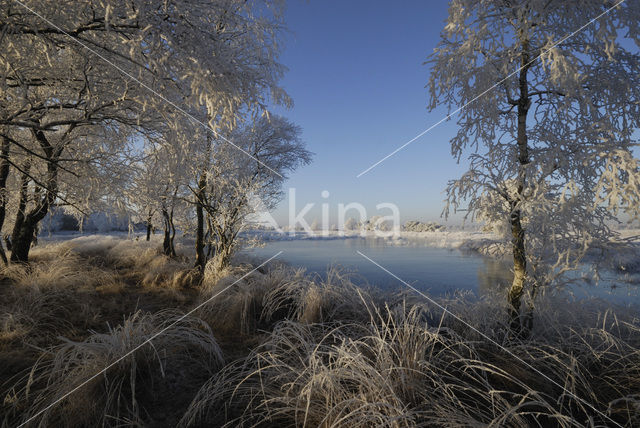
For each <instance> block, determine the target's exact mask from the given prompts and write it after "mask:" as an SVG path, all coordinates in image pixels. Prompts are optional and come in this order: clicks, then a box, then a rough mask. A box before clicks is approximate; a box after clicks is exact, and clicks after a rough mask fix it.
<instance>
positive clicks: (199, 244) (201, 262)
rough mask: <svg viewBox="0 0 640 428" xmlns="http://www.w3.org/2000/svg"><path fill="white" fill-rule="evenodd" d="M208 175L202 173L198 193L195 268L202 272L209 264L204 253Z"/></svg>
mask: <svg viewBox="0 0 640 428" xmlns="http://www.w3.org/2000/svg"><path fill="white" fill-rule="evenodd" d="M206 185H207V176H206V173H202V175H201V176H200V179H199V180H198V193H197V194H196V219H197V222H198V223H197V226H196V262H195V266H194V267H195V268H197V269H199V270H200V272H204V267H205V265H206V264H207V260H206V256H205V253H204V245H205V244H204V207H203V206H202V205H203V201H204V192H205V191H206Z"/></svg>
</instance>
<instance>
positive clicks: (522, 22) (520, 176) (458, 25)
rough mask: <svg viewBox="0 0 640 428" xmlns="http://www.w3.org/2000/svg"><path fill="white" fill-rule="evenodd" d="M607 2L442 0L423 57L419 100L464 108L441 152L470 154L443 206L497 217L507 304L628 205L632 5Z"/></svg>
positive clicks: (638, 80) (634, 34)
mask: <svg viewBox="0 0 640 428" xmlns="http://www.w3.org/2000/svg"><path fill="white" fill-rule="evenodd" d="M613 6H614V2H611V1H602V0H586V1H584V0H581V1H560V0H512V1H508V0H504V1H503V0H482V1H472V0H453V1H452V2H451V4H450V7H449V17H448V19H447V23H446V26H445V28H444V30H443V32H442V38H441V42H440V43H439V44H438V46H437V48H436V49H435V51H434V53H433V55H432V57H431V59H430V63H431V64H432V71H431V78H430V80H429V88H430V93H431V101H430V104H429V107H430V108H431V109H433V108H435V107H436V106H438V105H441V104H443V105H446V106H448V107H449V109H450V110H454V109H457V108H459V107H462V106H464V108H462V109H461V110H460V111H459V113H458V114H457V123H458V132H457V134H456V135H455V137H453V139H452V140H451V151H452V154H453V156H454V157H456V158H457V159H458V160H460V159H461V158H462V157H463V155H465V154H469V159H470V166H469V170H468V171H467V172H466V173H464V174H463V175H462V177H460V178H459V179H456V180H453V181H451V182H450V183H449V186H448V189H447V190H448V205H447V208H446V210H445V213H447V214H448V213H449V210H450V209H453V210H455V209H456V208H458V206H459V205H460V204H463V205H464V206H465V207H466V206H467V204H468V214H467V215H468V216H471V217H472V218H473V217H478V218H481V219H488V220H490V221H493V222H496V221H500V222H503V223H504V225H505V227H503V228H502V229H501V230H502V231H503V232H504V234H505V235H504V236H505V239H511V240H512V243H513V245H512V247H513V254H514V270H515V275H514V282H513V286H512V289H511V291H510V300H511V303H512V306H513V307H514V309H516V311H518V310H519V305H520V303H519V302H520V299H521V297H522V295H523V291H524V290H525V289H527V288H528V287H529V286H531V285H533V287H532V288H529V290H532V289H534V288H535V285H544V284H547V283H549V282H550V281H551V279H552V278H553V277H554V276H555V275H556V274H557V273H559V272H561V271H564V270H566V269H567V268H574V267H576V266H577V263H578V261H579V260H580V259H581V257H582V256H583V255H584V253H585V251H586V249H587V248H589V247H593V246H595V245H598V244H599V243H602V242H604V241H606V240H608V239H610V238H611V236H612V233H613V232H612V231H611V230H610V229H609V227H608V226H607V224H609V222H610V221H614V220H615V217H614V215H615V213H616V210H615V209H617V208H621V207H622V208H624V209H626V210H628V211H630V212H631V213H634V214H635V213H637V208H638V195H639V193H638V182H637V180H638V178H637V177H638V163H637V160H636V159H635V158H634V157H633V154H632V148H633V147H634V145H635V144H636V143H637V141H635V140H634V136H633V133H634V131H635V130H636V129H638V127H639V126H640V103H639V102H640V55H639V54H638V47H639V45H640V33H639V32H638V28H639V22H640V4H639V3H638V2H624V3H622V2H621V4H619V5H618V6H616V7H613ZM608 9H611V10H609V11H608V12H607V13H606V14H604V15H602V14H603V13H604V12H606V11H607V10H608ZM600 15H602V16H600ZM594 18H595V20H594V21H593V22H592V23H590V24H589V25H585V24H587V23H589V21H591V20H592V19H594ZM574 31H577V32H576V33H575V34H572V33H573V32H574ZM567 36H568V37H567ZM550 265H555V268H552V267H550Z"/></svg>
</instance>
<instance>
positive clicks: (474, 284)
mask: <svg viewBox="0 0 640 428" xmlns="http://www.w3.org/2000/svg"><path fill="white" fill-rule="evenodd" d="M278 251H282V252H283V253H282V254H281V255H280V256H279V257H278V258H279V259H280V260H283V261H285V262H287V263H289V264H290V265H291V266H294V267H303V268H306V270H307V272H309V273H317V274H320V275H324V274H325V273H326V271H327V268H328V267H329V266H332V265H334V266H336V265H337V266H340V267H341V268H342V269H343V270H345V271H347V272H350V273H352V274H353V278H354V281H355V282H356V283H362V284H365V283H366V284H370V285H375V286H376V287H380V288H383V289H397V288H402V287H405V286H404V285H403V284H402V282H401V281H399V280H397V279H395V278H394V277H393V276H392V275H390V274H389V273H387V272H385V271H384V270H383V269H381V268H380V267H378V266H376V265H375V264H373V263H372V262H371V261H369V260H367V259H366V258H364V257H363V256H362V255H360V254H358V252H357V251H360V252H361V253H362V254H364V255H366V256H367V257H369V258H371V259H372V260H374V261H375V262H377V263H378V264H380V265H381V266H383V267H384V268H385V269H387V270H388V271H390V272H391V273H393V274H395V275H396V276H397V277H399V278H401V279H402V280H403V281H405V282H407V283H409V284H411V285H412V286H414V287H415V288H416V289H418V290H420V291H424V292H428V293H429V294H431V295H434V296H443V295H448V294H452V293H453V292H455V291H456V290H469V291H472V292H474V293H475V294H476V295H485V294H488V293H496V292H506V289H507V288H508V286H509V284H510V283H511V279H512V274H511V271H510V265H509V261H508V260H507V261H504V260H497V259H493V258H489V257H483V256H481V255H479V254H477V253H469V252H461V251H459V250H451V249H446V248H434V247H428V246H424V245H413V246H394V245H389V244H387V243H386V242H385V240H384V239H381V238H360V237H358V238H348V239H317V240H310V239H301V240H290V241H272V242H268V243H267V244H266V246H264V247H261V248H252V249H249V250H246V251H245V252H246V253H247V254H248V255H250V256H252V257H255V258H257V259H267V258H269V257H271V256H273V255H274V254H276V253H277V252H278ZM570 291H571V292H572V294H573V295H574V296H575V297H576V298H583V297H589V296H593V297H599V298H603V299H606V300H608V301H610V302H612V303H616V304H628V303H633V304H639V303H640V286H638V285H637V284H635V283H633V284H630V283H628V282H625V281H624V280H623V278H622V277H621V276H620V275H615V274H609V275H607V277H606V278H605V279H604V280H603V281H601V282H600V283H599V284H598V285H587V284H584V285H582V286H578V287H576V286H573V287H572V288H571V290H570Z"/></svg>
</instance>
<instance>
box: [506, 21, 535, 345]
mask: <svg viewBox="0 0 640 428" xmlns="http://www.w3.org/2000/svg"><path fill="white" fill-rule="evenodd" d="M521 34H522V33H521ZM520 37H521V47H522V58H521V69H520V76H519V89H520V90H519V92H520V94H519V95H520V97H519V98H518V100H517V107H518V131H517V132H518V133H517V141H516V142H517V146H518V147H517V148H518V164H519V170H518V179H517V180H518V181H517V188H516V192H517V194H516V195H515V199H513V200H511V201H509V208H510V210H511V213H510V218H509V222H510V224H511V246H512V251H513V282H512V283H511V288H510V289H509V294H508V300H509V305H510V310H509V314H510V319H511V330H512V332H513V333H516V334H518V335H520V334H521V333H522V327H521V326H522V324H521V319H520V318H521V317H520V315H521V313H520V306H521V302H522V295H523V293H524V287H525V283H526V280H527V257H526V252H525V231H524V229H523V228H522V211H521V209H520V207H521V204H522V202H523V199H524V189H525V187H526V179H527V176H526V166H527V165H528V164H529V145H528V137H527V115H528V113H529V108H530V106H531V98H530V97H529V82H528V79H527V72H528V70H529V67H530V64H529V62H530V56H529V41H528V40H526V39H523V38H522V35H521V36H520Z"/></svg>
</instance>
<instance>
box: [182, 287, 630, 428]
mask: <svg viewBox="0 0 640 428" xmlns="http://www.w3.org/2000/svg"><path fill="white" fill-rule="evenodd" d="M356 295H358V296H359V297H360V299H361V303H360V308H362V307H364V308H366V309H365V312H366V314H367V316H368V322H357V323H336V322H337V320H335V321H334V322H331V323H328V322H323V323H316V324H311V323H306V322H300V321H304V319H300V320H299V321H283V322H280V323H278V324H277V325H276V326H275V328H274V329H273V331H272V332H271V334H270V335H269V337H268V339H267V340H266V341H265V342H264V343H263V344H262V345H261V346H259V347H257V348H256V349H255V350H254V351H253V352H252V353H251V354H250V355H249V356H248V357H247V358H246V359H244V360H243V361H239V362H236V363H235V364H231V365H229V366H228V367H226V368H225V369H224V370H223V371H222V372H220V373H219V374H218V375H216V376H215V377H213V378H211V379H210V380H209V381H208V382H207V383H206V384H205V385H204V386H203V387H202V388H201V390H200V392H199V393H198V394H197V396H196V397H195V399H194V400H193V402H192V403H191V406H190V408H189V409H188V411H187V412H186V414H185V416H184V417H183V419H182V422H181V423H182V425H183V426H191V425H198V424H227V425H228V426H256V425H257V426H261V425H278V426H321V427H329V426H357V427H367V426H390V427H405V426H451V427H453V426H485V425H493V426H513V427H519V426H565V427H573V426H597V425H607V426H609V425H611V424H612V422H611V420H609V419H607V418H606V417H603V416H602V415H601V414H600V413H598V411H599V412H601V413H602V414H605V415H607V416H608V417H610V418H612V419H613V420H615V421H616V422H617V423H620V424H621V425H623V426H636V425H638V423H639V422H640V413H638V406H639V404H640V402H639V400H638V394H637V391H639V390H640V331H639V329H640V320H638V319H637V318H634V317H628V319H627V320H626V321H624V322H623V321H621V320H620V319H618V318H615V317H613V316H612V314H610V313H604V314H603V315H602V316H601V317H600V318H599V319H598V320H597V324H596V327H593V328H588V327H585V326H584V325H582V326H580V325H575V324H559V323H558V320H557V319H554V318H553V313H545V314H539V321H540V322H539V323H538V324H539V327H538V328H537V330H536V331H535V332H534V335H533V338H532V339H530V340H528V341H509V340H506V339H505V337H507V335H506V331H507V330H506V329H505V328H504V327H501V325H500V323H498V324H497V325H492V324H491V323H490V322H489V320H490V318H491V317H489V316H488V315H487V314H486V311H485V309H486V307H485V305H486V304H485V303H482V302H481V303H479V304H478V305H479V306H480V309H473V308H472V310H471V311H469V312H468V314H474V313H477V314H480V315H481V316H483V317H484V318H483V320H482V321H483V322H480V323H478V324H477V325H481V326H482V325H483V324H484V325H487V326H489V325H491V330H485V331H487V333H488V334H490V335H491V336H494V337H496V338H499V336H500V335H501V336H502V338H499V340H501V341H502V342H503V343H504V345H505V346H506V348H507V349H508V350H509V351H510V352H511V353H513V354H514V355H516V356H517V358H516V357H514V356H513V355H511V354H509V353H508V352H505V351H504V350H503V349H501V348H500V347H498V346H496V345H494V344H492V343H491V342H488V341H486V340H480V339H479V335H478V334H477V333H475V332H473V331H470V330H469V329H468V328H467V327H466V326H464V325H463V324H461V323H459V322H450V321H449V320H447V319H446V318H441V319H437V318H436V319H434V318H433V310H432V308H429V307H428V306H426V305H415V304H414V305H411V304H407V303H406V302H404V303H403V302H398V304H396V305H395V306H393V307H392V306H383V307H380V305H378V304H376V302H375V301H373V300H372V299H370V298H369V297H367V296H366V295H365V294H363V293H358V292H357V291H356ZM353 309H357V308H356V307H354V308H353ZM493 312H494V313H495V312H496V311H495V310H494V311H493ZM503 313H504V312H503ZM496 318H497V317H496ZM471 322H472V324H474V325H476V323H474V322H473V320H471ZM543 323H544V324H543ZM482 328H484V327H482ZM500 332H501V333H500ZM522 361H524V362H526V363H527V364H530V365H531V366H533V367H535V368H536V369H537V370H539V371H540V372H542V373H544V374H545V376H547V377H548V378H550V379H551V380H552V381H550V380H548V379H546V378H545V377H544V376H542V375H540V374H539V373H537V372H535V371H533V370H531V369H530V368H529V367H528V366H527V365H526V364H524V363H523V362H522ZM554 382H555V383H557V384H558V385H563V386H564V388H566V389H563V388H560V387H558V386H556V385H554ZM575 397H579V399H576V398H575ZM585 403H588V404H585ZM591 406H593V407H595V408H596V409H598V411H594V410H593V409H592V408H591ZM220 409H224V411H221V410H220ZM222 415H224V417H223V416H222Z"/></svg>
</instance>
